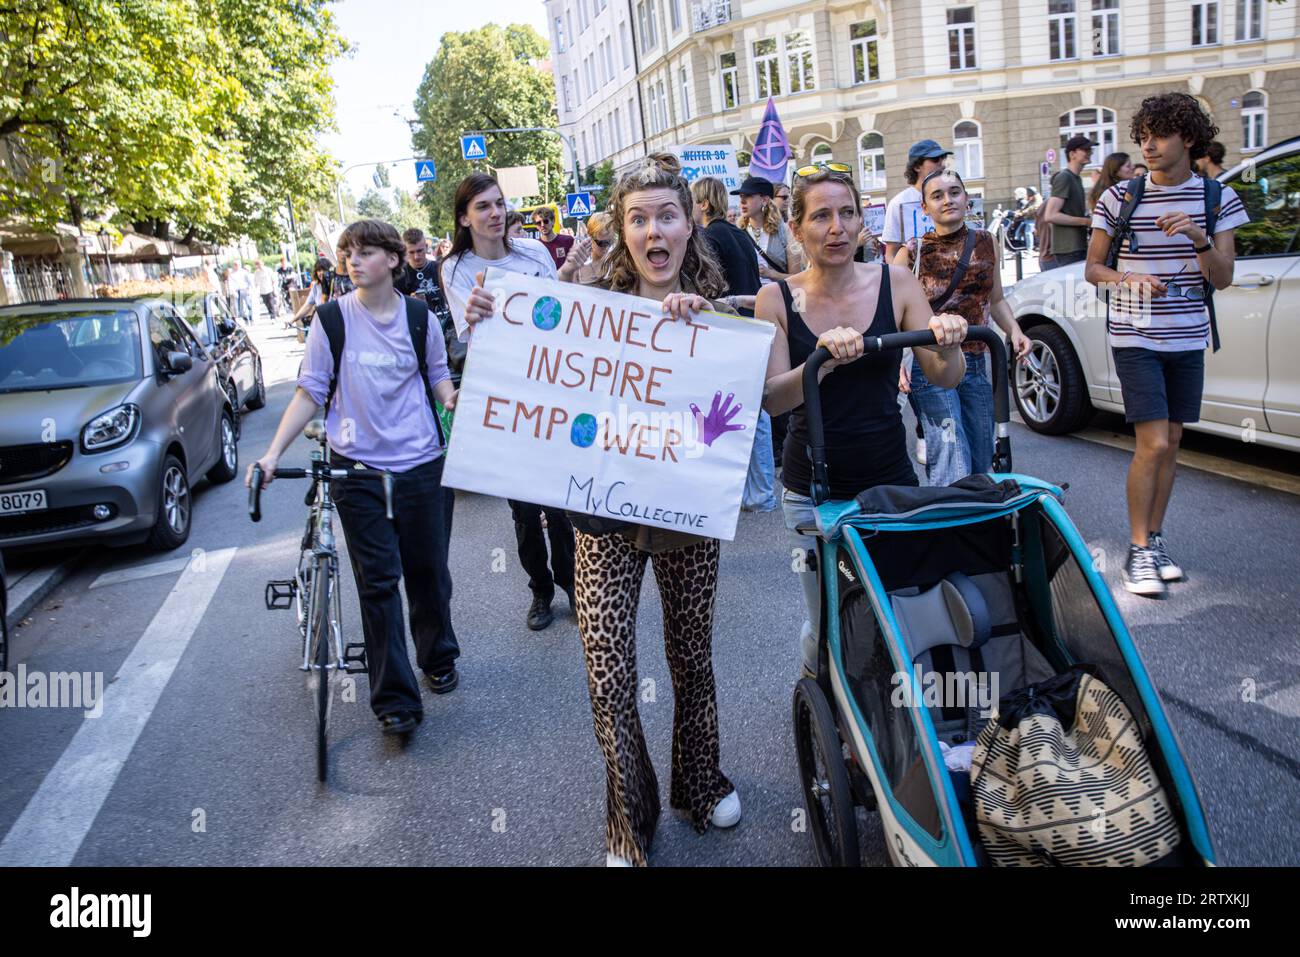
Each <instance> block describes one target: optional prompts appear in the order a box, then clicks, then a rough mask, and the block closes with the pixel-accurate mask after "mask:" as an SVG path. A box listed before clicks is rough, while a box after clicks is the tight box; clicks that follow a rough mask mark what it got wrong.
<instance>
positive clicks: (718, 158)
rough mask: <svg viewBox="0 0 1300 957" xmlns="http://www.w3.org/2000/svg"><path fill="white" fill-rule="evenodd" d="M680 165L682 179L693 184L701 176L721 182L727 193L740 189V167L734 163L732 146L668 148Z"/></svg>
mask: <svg viewBox="0 0 1300 957" xmlns="http://www.w3.org/2000/svg"><path fill="white" fill-rule="evenodd" d="M668 152H670V153H672V154H673V155H674V156H676V157H677V158H678V159H679V160H681V164H682V177H683V178H684V179H685V180H686V182H688V183H693V182H695V181H696V180H697V179H699V178H700V177H701V176H712V177H713V178H714V179H720V180H722V185H723V186H724V187H726V190H727V192H728V193H730V192H731V191H732V190H733V189H740V166H739V165H738V164H737V163H736V148H735V147H734V146H670V147H668Z"/></svg>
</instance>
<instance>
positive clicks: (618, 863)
mask: <svg viewBox="0 0 1300 957" xmlns="http://www.w3.org/2000/svg"><path fill="white" fill-rule="evenodd" d="M605 866H606V867H631V866H632V862H631V861H629V860H628V859H627V858H626V857H619V856H618V855H617V854H611V853H609V852H608V851H606V852H605Z"/></svg>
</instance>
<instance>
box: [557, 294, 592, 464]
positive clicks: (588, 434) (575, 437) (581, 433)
mask: <svg viewBox="0 0 1300 957" xmlns="http://www.w3.org/2000/svg"><path fill="white" fill-rule="evenodd" d="M551 301H552V302H555V300H553V299H552V300H551ZM556 305H559V304H558V303H556ZM569 438H570V439H571V440H572V441H573V444H574V445H576V446H577V447H578V448H580V449H585V448H589V447H590V446H591V444H592V443H593V442H595V441H596V417H595V416H594V415H592V414H591V413H590V412H584V413H582V415H580V416H578V417H577V418H576V419H574V420H573V427H572V428H571V429H569Z"/></svg>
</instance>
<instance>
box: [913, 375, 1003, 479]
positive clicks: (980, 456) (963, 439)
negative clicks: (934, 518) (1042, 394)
mask: <svg viewBox="0 0 1300 957" xmlns="http://www.w3.org/2000/svg"><path fill="white" fill-rule="evenodd" d="M987 363H988V360H987V358H986V356H984V355H970V354H968V355H967V356H966V375H965V376H964V377H963V378H962V380H961V383H960V384H959V385H958V386H957V388H955V389H941V388H939V387H938V386H937V385H932V384H931V383H930V380H929V379H927V378H926V377H925V373H924V372H922V371H921V365H920V363H919V362H917V361H916V360H915V359H913V360H912V395H914V396H916V405H917V408H918V409H919V410H920V415H921V428H922V429H923V430H924V431H925V479H926V483H927V484H928V485H951V484H952V483H953V482H955V481H957V480H958V479H960V478H965V477H966V476H967V475H978V474H980V473H982V472H987V471H989V469H991V468H992V467H993V386H992V384H991V383H990V382H989V377H988V373H987V372H986V371H985V368H986V366H987Z"/></svg>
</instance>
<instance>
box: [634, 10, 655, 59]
mask: <svg viewBox="0 0 1300 957" xmlns="http://www.w3.org/2000/svg"><path fill="white" fill-rule="evenodd" d="M657 2H658V0H641V2H640V3H638V4H637V5H636V19H637V26H639V27H640V28H641V52H642V53H646V52H648V51H649V50H652V49H654V48H655V47H657V46H658V45H659V20H658V15H657V14H656V13H655V4H656V3H657Z"/></svg>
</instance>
